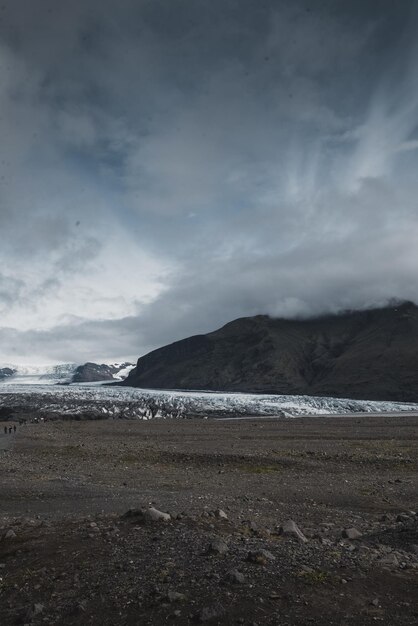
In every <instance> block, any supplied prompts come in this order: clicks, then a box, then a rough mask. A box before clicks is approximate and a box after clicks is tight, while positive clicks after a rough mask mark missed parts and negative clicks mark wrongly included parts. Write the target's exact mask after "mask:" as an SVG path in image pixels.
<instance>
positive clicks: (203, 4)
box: [0, 0, 418, 363]
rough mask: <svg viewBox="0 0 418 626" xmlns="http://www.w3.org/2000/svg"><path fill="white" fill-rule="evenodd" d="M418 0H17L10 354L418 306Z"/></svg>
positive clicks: (1, 314) (10, 172) (3, 64)
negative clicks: (247, 322) (261, 317)
mask: <svg viewBox="0 0 418 626" xmlns="http://www.w3.org/2000/svg"><path fill="white" fill-rule="evenodd" d="M417 27H418V11H417V6H416V2H415V1H414V0H396V1H395V0H368V1H367V0H362V1H360V0H323V1H322V0H316V1H315V2H312V1H306V2H305V1H303V0H288V1H284V0H135V1H134V0H72V1H71V2H64V1H62V2H58V1H57V0H2V2H1V3H0V244H1V245H0V362H1V363H6V362H12V363H14V362H24V363H40V362H51V363H52V362H62V361H64V362H65V361H71V362H76V363H82V362H84V361H87V360H91V361H100V362H101V361H116V360H122V359H123V360H136V359H137V358H138V357H139V356H140V355H142V354H145V353H146V352H148V351H149V350H152V349H155V348H157V347H159V346H162V345H165V344H167V343H170V342H172V341H175V340H178V339H182V338H183V337H187V336H190V335H193V334H198V333H206V332H209V331H211V330H215V329H216V328H218V327H220V326H222V325H223V324H225V323H227V322H229V321H231V320H232V319H235V318H237V317H242V316H247V315H255V314H268V315H271V316H276V317H277V316H284V317H307V316H314V315H319V314H322V313H329V312H338V311H342V310H346V309H357V308H367V307H371V306H383V305H385V303H387V302H388V301H390V300H391V299H393V298H395V299H406V300H412V301H415V302H418V272H417V269H418V245H417V242H418V175H417V173H418V40H417V38H416V32H417Z"/></svg>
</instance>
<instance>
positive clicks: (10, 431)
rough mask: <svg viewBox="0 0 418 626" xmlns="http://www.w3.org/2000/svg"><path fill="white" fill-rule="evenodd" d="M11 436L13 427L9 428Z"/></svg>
mask: <svg viewBox="0 0 418 626" xmlns="http://www.w3.org/2000/svg"><path fill="white" fill-rule="evenodd" d="M11 434H12V427H11V426H9V435H11Z"/></svg>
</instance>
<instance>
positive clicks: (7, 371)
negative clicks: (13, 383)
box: [0, 367, 16, 380]
mask: <svg viewBox="0 0 418 626" xmlns="http://www.w3.org/2000/svg"><path fill="white" fill-rule="evenodd" d="M13 374H16V370H15V369H13V368H11V367H1V368H0V380H4V379H5V378H10V376H13Z"/></svg>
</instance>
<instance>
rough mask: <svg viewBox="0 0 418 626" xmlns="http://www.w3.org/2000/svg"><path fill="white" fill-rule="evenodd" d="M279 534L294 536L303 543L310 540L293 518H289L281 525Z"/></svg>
mask: <svg viewBox="0 0 418 626" xmlns="http://www.w3.org/2000/svg"><path fill="white" fill-rule="evenodd" d="M279 534H280V535H284V536H285V537H294V538H295V539H298V540H299V541H302V542H303V543H306V542H307V541H308V540H307V538H306V537H305V535H304V534H303V532H302V531H301V530H300V528H298V526H297V525H296V524H295V522H294V521H293V520H291V519H289V520H287V521H286V522H284V523H283V524H282V525H281V526H280V528H279Z"/></svg>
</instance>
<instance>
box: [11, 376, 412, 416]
mask: <svg viewBox="0 0 418 626" xmlns="http://www.w3.org/2000/svg"><path fill="white" fill-rule="evenodd" d="M404 411H408V412H411V411H414V412H415V411H418V404H414V403H402V402H378V401H367V400H350V399H342V398H325V397H313V396H284V395H283V396H281V395H261V394H246V393H220V392H207V391H164V390H155V389H138V388H133V387H118V386H117V385H103V383H80V384H72V385H63V386H61V385H50V384H47V385H40V384H38V385H27V384H17V383H11V382H8V383H7V384H5V385H0V413H1V415H2V416H3V417H6V418H7V415H9V416H16V417H19V416H25V415H26V416H28V419H31V418H32V417H36V418H40V419H66V418H67V419H69V418H72V419H100V418H102V419H103V418H114V419H119V418H121V419H144V420H147V419H153V418H164V419H170V418H188V417H200V418H206V417H218V418H219V417H224V418H225V417H233V418H237V417H241V418H245V417H273V416H277V417H283V418H291V417H301V416H321V415H345V414H351V413H400V412H404ZM25 419H26V418H25Z"/></svg>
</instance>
